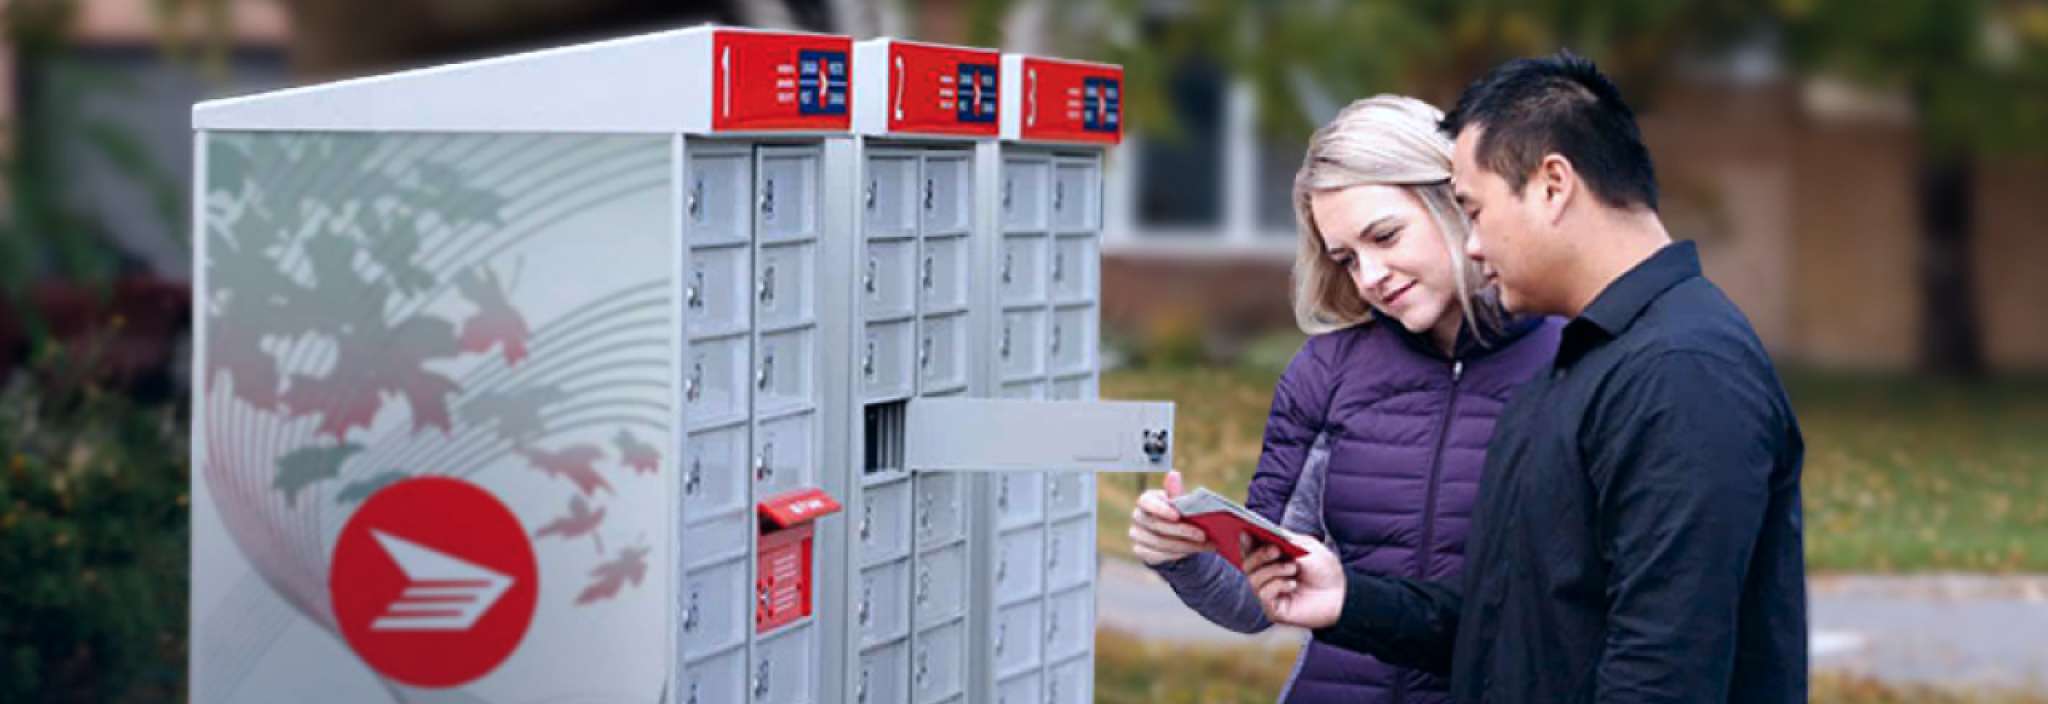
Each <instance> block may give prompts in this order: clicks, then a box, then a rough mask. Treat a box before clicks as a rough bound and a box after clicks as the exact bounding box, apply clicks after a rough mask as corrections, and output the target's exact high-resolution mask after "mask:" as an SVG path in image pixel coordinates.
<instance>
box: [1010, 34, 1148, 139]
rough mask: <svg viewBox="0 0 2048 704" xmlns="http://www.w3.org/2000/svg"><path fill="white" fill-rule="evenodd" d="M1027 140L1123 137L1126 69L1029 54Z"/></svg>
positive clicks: (1024, 106)
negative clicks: (1043, 57)
mask: <svg viewBox="0 0 2048 704" xmlns="http://www.w3.org/2000/svg"><path fill="white" fill-rule="evenodd" d="M1022 70H1023V75H1022V76H1021V77H1020V78H1022V79H1023V80H1022V87H1023V93H1024V94H1023V95H1020V96H1018V101H1017V102H1018V103H1019V104H1018V106H1017V109H1018V110H1021V111H1023V114H1022V115H1021V117H1022V124H1021V125H1020V126H1019V130H1018V131H1019V133H1020V134H1021V136H1022V137H1023V138H1024V139H1038V140H1048V141H1059V142H1099V143H1102V144H1116V143H1117V142H1119V141H1121V140H1122V139H1123V134H1124V115H1123V92H1124V90H1123V88H1124V70H1123V68H1122V67H1118V66H1110V65H1106V64H1092V63H1082V62H1075V61H1059V60H1055V59H1041V58H1037V57H1031V56H1027V57H1024V61H1023V66H1022Z"/></svg>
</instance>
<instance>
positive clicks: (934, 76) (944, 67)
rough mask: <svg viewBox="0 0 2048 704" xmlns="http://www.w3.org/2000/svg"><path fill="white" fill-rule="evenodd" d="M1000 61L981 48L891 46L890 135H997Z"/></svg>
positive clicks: (999, 104) (999, 58)
mask: <svg viewBox="0 0 2048 704" xmlns="http://www.w3.org/2000/svg"><path fill="white" fill-rule="evenodd" d="M1001 59H1002V55H1001V54H998V53H996V52H994V51H987V50H981V49H962V48H959V47H950V46H937V45H932V44H917V43H912V42H903V41H892V42H889V74H888V75H889V80H888V85H889V97H888V99H889V105H888V111H889V131H891V132H921V133H926V134H964V135H988V136H991V137H992V136H995V134H996V131H997V124H996V111H997V110H998V109H999V108H1000V107H1001V103H1000V102H999V101H998V100H997V99H996V97H997V91H996V70H997V68H998V67H999V66H1001V64H1002V61H1001ZM871 75H872V74H871ZM863 109H867V108H863Z"/></svg>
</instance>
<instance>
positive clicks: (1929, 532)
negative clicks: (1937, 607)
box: [1098, 359, 2048, 573]
mask: <svg viewBox="0 0 2048 704" xmlns="http://www.w3.org/2000/svg"><path fill="white" fill-rule="evenodd" d="M1279 361H1280V362H1284V359H1282V360H1279ZM1277 375H1278V371H1277V364H1276V363H1273V362H1270V361H1269V362H1268V363H1266V364H1263V365H1256V366H1250V367H1244V368H1237V367H1189V368H1179V369H1160V368H1148V369H1124V370H1118V371H1113V372H1109V373H1106V374H1104V375H1103V378H1102V395H1103V397H1104V398H1126V399H1161V400H1172V401H1174V402H1175V403H1176V404H1177V411H1176V421H1177V423H1176V424H1177V426H1178V428H1177V430H1176V432H1177V435H1178V437H1177V438H1176V448H1175V453H1176V461H1177V464H1178V465H1179V469H1180V470H1181V471H1182V473H1183V474H1184V476H1185V478H1186V480H1187V483H1188V485H1189V486H1197V485H1199V486H1207V487H1209V488H1210V489H1212V490H1215V491H1218V492H1221V493H1223V494H1225V495H1228V496H1243V495H1244V488H1245V483H1246V482H1247V481H1249V480H1250V478H1251V474H1252V470H1253V468H1254V466H1255V464H1256V462H1257V459H1258V454H1259V444H1260V433H1261V432H1262V431H1263V429H1264V427H1265V417H1266V411H1267V408H1268V406H1269V405H1270V403H1271V400H1272V396H1271V394H1272V388H1273V382H1274V379H1275V378H1277ZM1786 385H1787V389H1788V393H1789V394H1790V395H1791V397H1792V400H1793V405H1794V407H1795V409H1796V411H1797V412H1798V414H1799V421H1800V424H1801V426H1802V430H1803V432H1804V435H1805V437H1806V443H1807V449H1806V465H1805V481H1804V491H1805V497H1804V498H1805V509H1806V512H1805V519H1806V554H1807V564H1808V568H1809V569H1810V570H1812V571H1814V572H1817V573H1825V572H1879V573H1893V572H1926V571H1967V572H1989V573H2038V572H2048V377H2039V378H2015V379H2002V380H1998V381H1996V382H1986V383H1978V384H1965V383H1955V382H1941V381H1934V380H1927V379H1917V378H1906V377H1887V376H1870V375H1847V374H1829V373H1816V372H1794V373H1789V374H1787V379H1786ZM1148 481H1151V482H1153V483H1154V484H1156V480H1154V478H1152V477H1147V476H1143V475H1116V474H1107V475H1102V476H1101V477H1100V478H1099V480H1098V482H1099V492H1098V497H1099V498H1100V502H1101V504H1100V506H1101V511H1100V512H1099V514H1098V515H1099V516H1100V521H1101V530H1100V532H1099V535H1100V536H1101V538H1100V542H1101V548H1102V550H1103V552H1104V553H1105V554H1109V555H1122V556H1128V555H1129V551H1130V547H1129V541H1128V539H1127V538H1126V537H1125V531H1126V529H1127V527H1128V521H1129V516H1130V509H1131V505H1132V502H1133V501H1134V500H1135V498H1136V496H1137V494H1138V492H1139V491H1142V490H1143V488H1144V486H1145V482H1148Z"/></svg>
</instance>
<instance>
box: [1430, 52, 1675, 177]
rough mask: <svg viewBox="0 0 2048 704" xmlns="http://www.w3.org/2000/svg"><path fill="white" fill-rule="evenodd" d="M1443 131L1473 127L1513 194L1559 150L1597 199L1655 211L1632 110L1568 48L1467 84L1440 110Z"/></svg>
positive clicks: (1489, 164) (1481, 154)
mask: <svg viewBox="0 0 2048 704" xmlns="http://www.w3.org/2000/svg"><path fill="white" fill-rule="evenodd" d="M1441 126H1442V128H1443V131H1444V133H1445V134H1448V135H1450V136H1451V137H1452V138H1453V139H1455V138H1456V137H1457V136H1458V132H1459V130H1463V129H1467V128H1473V127H1477V128H1480V129H1483V130H1485V131H1484V132H1482V133H1481V134H1480V135H1479V144H1478V145H1477V146H1478V149H1477V150H1476V155H1477V157H1478V160H1479V163H1480V164H1481V165H1483V166H1485V167H1486V169H1487V170H1489V171H1492V172H1494V173H1497V174H1500V175H1501V177H1502V178H1505V179H1507V182H1508V185H1509V186H1512V187H1513V188H1514V190H1515V193H1517V194H1520V193H1521V191H1522V188H1523V186H1525V185H1527V184H1528V182H1529V176H1530V174H1532V173H1535V171H1536V167H1537V166H1538V165H1539V164H1541V163H1542V161H1543V157H1544V155H1546V154H1553V153H1554V154H1561V155H1563V156H1564V158H1566V159H1569V160H1570V161H1571V162H1572V168H1574V169H1576V170H1577V171H1578V172H1579V177H1580V178H1583V179H1585V181H1586V184H1587V186H1588V187H1589V188H1591V189H1592V191H1593V196H1594V197H1595V198H1598V199H1599V200H1600V202H1602V203H1604V204H1606V205H1608V206H1611V207H1616V208H1631V207H1637V206H1641V207H1645V208H1649V209H1650V210H1656V209H1657V174H1656V170H1655V169H1654V168H1653V167H1651V166H1650V150H1649V149H1647V148H1645V147H1643V137H1642V134H1641V133H1640V132H1638V131H1637V130H1636V118H1635V113H1634V112H1633V111H1630V110H1629V108H1628V103H1624V102H1622V100H1621V91H1620V90H1619V89H1617V88H1615V87H1614V83H1612V82H1610V81H1608V80H1607V77H1606V76H1603V75H1601V74H1600V69H1599V68H1598V67H1595V66H1594V65H1593V62H1592V61H1589V60H1587V59H1585V58H1583V57H1580V56H1578V55H1576V54H1573V53H1572V52H1571V51H1570V50H1565V51H1559V52H1557V53H1556V54H1554V55H1551V56H1546V57H1542V58H1535V59H1516V60H1513V61H1509V62H1507V63H1504V64H1501V65H1500V66H1497V67H1494V69H1493V70H1492V71H1489V72H1487V74H1486V75H1485V76H1481V77H1480V78H1479V80H1476V81H1473V82H1472V85H1469V86H1466V87H1465V92H1464V93H1462V94H1460V95H1459V96H1458V106H1457V107H1456V108H1454V109H1452V110H1451V112H1450V114H1448V115H1445V116H1444V119H1443V123H1442V125H1441Z"/></svg>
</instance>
